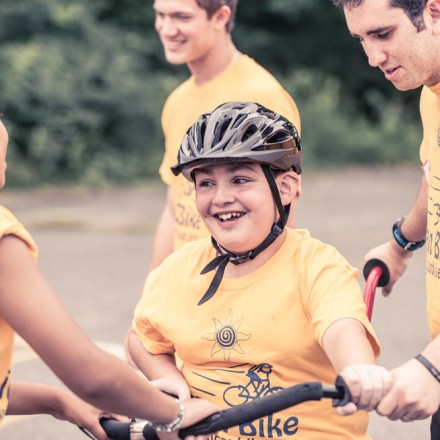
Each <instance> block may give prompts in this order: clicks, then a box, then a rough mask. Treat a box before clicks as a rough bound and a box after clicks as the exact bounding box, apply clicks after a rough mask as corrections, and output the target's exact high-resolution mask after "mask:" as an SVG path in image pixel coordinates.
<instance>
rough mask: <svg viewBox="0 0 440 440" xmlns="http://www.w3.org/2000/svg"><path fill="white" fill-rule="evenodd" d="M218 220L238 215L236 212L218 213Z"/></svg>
mask: <svg viewBox="0 0 440 440" xmlns="http://www.w3.org/2000/svg"><path fill="white" fill-rule="evenodd" d="M218 216H219V218H220V220H230V219H231V218H232V217H240V214H239V213H238V212H230V213H228V214H219V215H218Z"/></svg>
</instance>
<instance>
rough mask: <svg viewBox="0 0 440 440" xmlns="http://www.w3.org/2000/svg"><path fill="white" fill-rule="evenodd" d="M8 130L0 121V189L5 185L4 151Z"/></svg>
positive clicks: (6, 144) (6, 147) (6, 146)
mask: <svg viewBox="0 0 440 440" xmlns="http://www.w3.org/2000/svg"><path fill="white" fill-rule="evenodd" d="M8 140H9V137H8V132H7V131H6V127H5V126H4V125H3V122H1V121H0V189H1V188H3V186H4V185H5V180H6V177H5V175H6V151H7V149H8Z"/></svg>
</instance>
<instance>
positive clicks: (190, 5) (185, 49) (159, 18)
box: [153, 0, 218, 64]
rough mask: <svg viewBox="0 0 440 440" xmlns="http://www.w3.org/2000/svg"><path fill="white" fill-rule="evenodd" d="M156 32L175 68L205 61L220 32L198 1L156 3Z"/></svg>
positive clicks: (166, 56) (159, 0) (162, 0)
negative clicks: (178, 65) (217, 33)
mask: <svg viewBox="0 0 440 440" xmlns="http://www.w3.org/2000/svg"><path fill="white" fill-rule="evenodd" d="M153 8H154V11H155V13H156V21H155V28H156V31H157V33H158V35H159V38H160V40H161V42H162V44H163V47H164V51H165V58H166V60H167V61H168V62H169V63H171V64H188V63H193V62H198V61H202V60H203V59H204V57H205V56H206V55H207V53H208V52H209V50H210V49H211V48H212V45H213V41H214V38H215V35H216V31H218V29H217V27H216V24H215V20H214V16H213V17H211V19H208V14H207V12H206V10H205V9H202V8H201V7H200V6H199V5H198V4H197V3H196V0H154V5H153Z"/></svg>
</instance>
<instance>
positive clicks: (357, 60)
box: [0, 0, 421, 187]
mask: <svg viewBox="0 0 440 440" xmlns="http://www.w3.org/2000/svg"><path fill="white" fill-rule="evenodd" d="M153 22H154V16H153V12H152V1H147V2H139V1H136V0H94V1H93V2H90V1H89V0H75V1H73V0H20V1H19V2H18V1H16V0H2V2H1V3H0V66H1V67H0V69H1V75H0V112H1V113H3V114H4V117H3V118H4V120H5V123H6V124H7V126H8V129H9V131H10V135H11V141H10V148H9V151H8V163H9V164H10V167H9V168H8V187H31V186H32V187H35V186H40V185H46V184H51V185H52V184H81V185H88V186H99V185H104V184H109V183H110V184H133V183H136V182H139V181H141V180H146V179H152V178H157V170H158V166H159V163H160V161H161V156H162V152H163V137H162V133H161V128H160V113H161V108H162V105H163V103H164V101H165V99H166V96H167V95H168V93H169V92H170V91H171V90H172V89H173V88H174V87H176V86H177V85H178V84H179V83H180V81H182V80H183V79H184V78H186V77H187V76H188V72H187V70H186V68H185V67H184V66H182V67H175V66H174V67H173V66H169V65H167V63H166V62H165V61H164V59H163V55H162V48H161V44H160V42H159V40H158V38H157V36H156V34H155V31H154V26H153ZM233 37H234V40H235V41H236V44H237V46H238V47H239V49H241V50H242V51H244V52H246V53H248V54H249V55H250V56H252V57H253V58H255V59H256V60H257V61H258V62H260V63H261V64H263V65H264V66H265V67H267V68H268V69H269V70H270V71H271V72H273V73H274V74H275V76H277V77H278V79H279V80H280V82H281V83H282V84H283V85H284V86H285V88H286V89H287V90H288V91H289V92H290V93H291V94H292V96H293V97H294V99H295V100H296V102H297V104H298V107H299V109H300V112H301V117H302V140H303V145H304V154H305V166H306V169H307V168H308V169H310V168H320V167H329V166H332V167H334V166H340V165H347V164H356V163H360V164H371V165H374V164H378V163H381V164H383V163H386V164H393V163H399V162H402V161H414V162H415V161H417V156H418V144H419V142H420V136H421V129H420V124H419V120H418V113H417V109H418V105H417V100H418V95H419V93H420V91H414V92H410V93H401V92H398V91H396V90H395V89H394V88H393V86H392V85H391V84H389V83H388V82H387V81H386V80H385V79H384V78H383V75H382V74H381V73H380V72H379V71H375V70H374V69H372V68H370V67H368V64H367V62H366V58H365V55H364V54H363V52H362V49H361V48H360V47H359V45H358V44H357V43H356V42H355V41H354V40H353V39H352V38H351V37H350V36H349V34H348V31H347V29H346V26H345V22H344V20H343V17H342V15H341V13H340V12H339V11H337V10H336V9H335V8H334V7H333V6H332V5H331V4H330V0H324V1H323V0H295V1H294V2H292V1H291V0H258V1H251V0H241V2H240V3H239V11H238V16H237V24H236V28H235V30H234V32H233Z"/></svg>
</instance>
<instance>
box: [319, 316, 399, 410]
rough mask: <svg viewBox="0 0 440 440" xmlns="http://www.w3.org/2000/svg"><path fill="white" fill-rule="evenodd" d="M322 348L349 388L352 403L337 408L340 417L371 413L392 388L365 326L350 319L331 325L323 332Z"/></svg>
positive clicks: (388, 376) (389, 376) (388, 374)
mask: <svg viewBox="0 0 440 440" xmlns="http://www.w3.org/2000/svg"><path fill="white" fill-rule="evenodd" d="M322 343H323V348H324V351H325V352H326V354H327V356H328V358H329V359H330V362H331V363H332V365H333V367H334V369H335V371H336V373H337V374H340V375H341V376H342V377H343V379H344V380H345V382H346V383H347V385H348V388H349V389H350V392H351V395H352V401H351V403H349V404H348V405H346V406H344V407H341V408H338V412H339V414H341V415H349V414H353V413H354V412H355V411H356V410H358V409H365V410H367V411H371V410H373V409H375V408H376V406H377V405H378V404H379V402H380V400H381V398H382V397H383V396H384V395H385V394H386V393H387V392H388V390H389V389H390V388H391V384H392V378H391V373H390V372H389V371H388V370H386V369H385V368H383V367H379V366H377V365H376V360H375V356H374V352H373V348H372V346H371V344H370V342H369V341H368V338H367V334H366V330H365V328H364V326H363V325H362V324H361V323H360V322H359V321H357V320H356V319H352V318H344V319H340V320H338V321H336V322H334V323H333V324H332V325H331V326H330V327H329V328H328V329H327V331H326V332H325V333H324V337H323V341H322Z"/></svg>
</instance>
